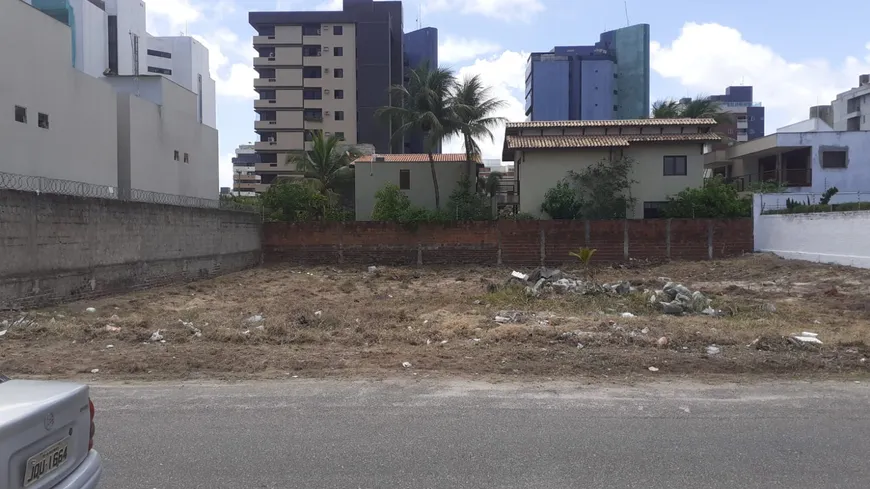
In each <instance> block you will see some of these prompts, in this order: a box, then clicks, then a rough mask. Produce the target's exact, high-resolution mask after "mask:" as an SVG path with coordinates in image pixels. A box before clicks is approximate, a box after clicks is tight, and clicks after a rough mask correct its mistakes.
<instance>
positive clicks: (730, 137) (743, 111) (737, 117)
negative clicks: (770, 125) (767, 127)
mask: <svg viewBox="0 0 870 489" xmlns="http://www.w3.org/2000/svg"><path fill="white" fill-rule="evenodd" d="M707 98H708V99H710V100H715V101H716V102H719V104H720V106H721V108H722V111H723V112H726V113H728V114H730V115H731V120H730V121H728V122H723V123H722V124H719V125H717V126H716V127H715V128H714V129H713V131H714V132H715V133H717V134H721V135H723V136H725V139H723V140H722V141H719V142H716V143H715V144H713V146H712V148H713V149H715V150H720V149H724V148H727V147H729V146H733V145H734V144H735V143H743V142H746V141H752V140H753V139H758V138H762V137H764V106H763V105H762V104H761V102H755V101H754V100H753V96H752V87H751V86H745V85H740V86H730V87H727V88H726V89H725V94H724V95H710V96H709V97H707ZM689 101H691V99H689V98H684V99H682V100H681V101H680V102H682V103H686V102H689ZM727 176H729V177H730V175H727Z"/></svg>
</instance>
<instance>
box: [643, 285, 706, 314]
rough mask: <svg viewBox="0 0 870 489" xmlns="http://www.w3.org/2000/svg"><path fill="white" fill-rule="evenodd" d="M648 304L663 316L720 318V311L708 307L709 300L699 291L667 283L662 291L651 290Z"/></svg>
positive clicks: (648, 293)
mask: <svg viewBox="0 0 870 489" xmlns="http://www.w3.org/2000/svg"><path fill="white" fill-rule="evenodd" d="M646 293H647V295H649V303H650V304H651V305H653V306H656V305H657V306H658V308H659V309H660V310H661V311H662V312H663V313H665V314H672V315H677V316H678V315H681V314H692V313H695V314H704V315H707V316H720V315H721V314H722V312H721V311H717V310H716V309H713V308H712V307H710V299H709V298H707V296H705V295H704V294H702V293H701V292H699V291H697V290H696V291H692V290H690V289H689V288H688V287H686V286H685V285H683V284H678V283H676V282H668V283H666V284H665V286H664V287H663V288H662V290H651V291H647V292H646Z"/></svg>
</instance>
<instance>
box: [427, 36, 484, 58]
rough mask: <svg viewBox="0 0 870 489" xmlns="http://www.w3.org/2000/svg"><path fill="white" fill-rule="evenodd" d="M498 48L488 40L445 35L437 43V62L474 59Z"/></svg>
mask: <svg viewBox="0 0 870 489" xmlns="http://www.w3.org/2000/svg"><path fill="white" fill-rule="evenodd" d="M498 50H499V45H498V44H495V43H492V42H489V41H482V40H479V39H465V38H461V37H451V36H447V37H446V38H445V39H444V41H443V42H441V43H440V44H439V45H438V62H439V63H442V64H443V63H456V62H458V61H466V60H469V59H476V58H477V57H478V56H481V55H484V54H489V53H494V52H496V51H498Z"/></svg>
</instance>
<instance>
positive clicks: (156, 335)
mask: <svg viewBox="0 0 870 489" xmlns="http://www.w3.org/2000/svg"><path fill="white" fill-rule="evenodd" d="M148 341H150V342H152V343H156V342H158V341H163V335H162V334H160V330H159V329H158V330H157V331H155V332H153V333H151V338H149V339H148Z"/></svg>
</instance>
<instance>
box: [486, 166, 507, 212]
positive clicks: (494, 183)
mask: <svg viewBox="0 0 870 489" xmlns="http://www.w3.org/2000/svg"><path fill="white" fill-rule="evenodd" d="M502 178H504V173H502V172H497V171H494V172H490V173H489V175H487V176H486V180H484V181H483V192H484V193H485V194H486V195H487V196H489V206H490V210H491V211H492V218H493V219H497V218H498V200H497V198H498V192H499V190H501V180H502Z"/></svg>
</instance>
